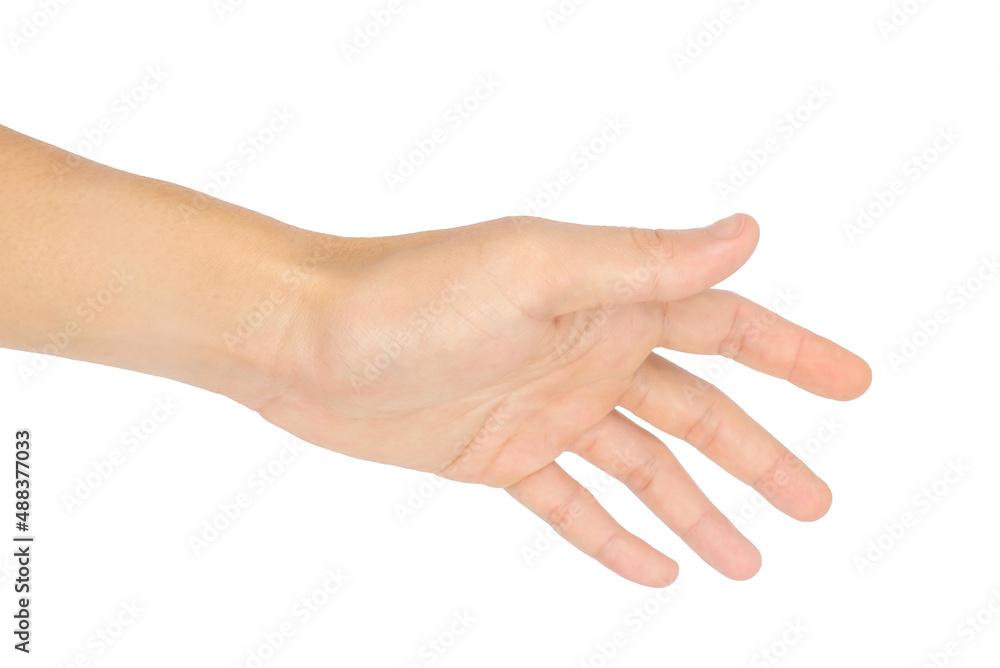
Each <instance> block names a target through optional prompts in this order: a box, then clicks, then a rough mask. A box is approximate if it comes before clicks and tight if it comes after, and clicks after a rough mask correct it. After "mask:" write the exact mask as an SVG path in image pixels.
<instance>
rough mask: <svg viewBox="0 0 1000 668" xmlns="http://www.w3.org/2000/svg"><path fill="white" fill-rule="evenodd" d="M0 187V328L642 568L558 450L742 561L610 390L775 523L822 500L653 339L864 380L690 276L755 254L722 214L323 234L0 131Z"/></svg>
mask: <svg viewBox="0 0 1000 668" xmlns="http://www.w3.org/2000/svg"><path fill="white" fill-rule="evenodd" d="M0 193H2V195H0V346H3V347H8V348H13V349H18V350H25V351H41V352H45V353H47V354H56V355H60V356H63V357H68V358H72V359H78V360H86V361H90V362H97V363H100V364H107V365H112V366H117V367H122V368H127V369H133V370H136V371H140V372H144V373H149V374H155V375H159V376H163V377H166V378H172V379H175V380H178V381H181V382H184V383H188V384H191V385H195V386H198V387H202V388H205V389H208V390H211V391H213V392H218V393H221V394H224V395H226V396H228V397H231V398H232V399H234V400H236V401H238V402H240V403H242V404H244V405H246V406H248V407H249V408H251V409H253V410H255V411H257V412H259V413H260V415H261V416H262V417H263V418H264V419H266V420H268V421H270V422H272V423H274V424H275V425H277V426H279V427H281V428H282V429H285V430H287V431H289V432H291V433H292V434H294V435H296V436H297V437H299V438H302V439H303V440H305V441H308V442H310V443H314V444H316V445H319V446H322V447H325V448H329V449H331V450H335V451H337V452H341V453H344V454H346V455H350V456H352V457H357V458H361V459H366V460H371V461H376V462H382V463H386V464H393V465H396V466H402V467H406V468H410V469H416V470H420V471H428V472H433V473H435V474H437V475H440V476H442V477H445V478H449V479H452V480H458V481H462V482H469V483H478V484H484V485H489V486H492V487H498V488H503V489H505V490H506V491H507V492H508V493H509V494H510V495H511V496H512V497H513V498H514V499H516V500H517V501H518V502H520V503H522V504H523V505H524V506H526V507H527V508H528V509H529V510H531V511H532V512H534V513H535V514H537V515H538V516H539V517H541V518H542V519H544V520H545V521H546V522H548V523H549V524H551V525H552V526H553V527H554V528H555V529H556V531H558V532H559V533H560V534H561V535H562V536H564V537H565V538H566V539H567V540H568V541H569V542H570V543H572V544H573V545H575V546H576V547H577V548H579V549H580V550H582V551H583V552H584V553H586V554H588V555H590V556H592V557H594V558H595V559H597V560H598V561H599V562H600V563H601V564H603V565H605V566H606V567H608V568H609V569H611V570H612V571H614V572H615V573H618V574H619V575H621V576H622V577H625V578H627V579H629V580H632V581H634V582H637V583H640V584H643V585H648V586H651V587H662V586H666V585H668V584H670V583H672V582H673V581H674V580H675V579H676V577H677V574H678V566H677V564H676V563H675V562H674V561H673V560H672V559H670V558H669V557H667V556H665V555H663V554H661V553H660V552H658V551H656V550H655V549H653V548H652V547H651V546H650V545H648V544H647V543H646V542H644V541H643V540H641V539H640V538H638V537H636V536H634V535H632V534H631V533H629V532H627V531H626V530H625V529H623V528H622V527H621V526H620V525H619V524H618V523H617V522H616V521H615V520H614V519H613V518H612V517H611V516H610V515H609V514H608V513H607V512H606V511H605V510H604V509H603V508H602V507H601V506H600V505H599V504H598V503H597V501H596V500H595V499H594V497H593V496H592V495H591V494H590V493H589V492H588V491H587V490H586V489H585V488H584V487H583V486H581V485H580V484H579V483H578V482H576V481H575V480H574V479H573V478H572V477H570V476H569V475H568V474H567V473H566V472H565V471H564V470H563V469H562V468H561V467H560V466H559V465H558V464H557V463H556V462H555V459H556V457H558V456H559V455H560V454H562V453H564V452H572V453H574V454H576V455H578V456H580V457H582V458H584V459H586V460H587V461H589V462H591V463H593V464H594V465H596V466H598V467H600V468H601V469H603V470H605V471H607V472H608V473H610V474H611V475H613V476H615V477H616V478H618V479H619V480H621V481H622V482H623V483H624V484H625V485H627V486H628V487H629V488H630V489H631V490H632V491H633V492H634V493H635V494H636V495H637V496H638V497H639V498H640V499H641V500H642V501H643V502H644V503H645V504H646V505H647V506H648V507H649V508H650V509H651V510H652V511H653V512H654V513H655V514H656V515H657V516H658V517H659V518H660V519H661V520H662V521H663V523H664V524H665V525H666V526H667V527H669V528H670V529H671V530H672V531H674V532H675V533H676V534H677V535H678V536H680V537H681V538H682V539H683V540H684V541H685V542H686V543H687V544H688V545H689V546H690V547H691V548H692V549H693V550H694V551H695V552H696V553H697V554H698V555H700V556H701V558H702V559H704V560H705V561H706V562H707V563H708V564H709V565H711V566H712V567H713V568H715V569H717V570H718V571H719V572H720V573H722V574H723V575H726V576H727V577H730V578H734V579H746V578H749V577H751V576H753V575H754V574H755V573H756V572H757V571H758V569H759V568H760V559H761V557H760V553H759V552H758V551H757V549H756V548H755V547H754V546H753V545H752V544H751V543H750V542H749V541H748V540H747V539H746V538H744V537H743V536H742V535H741V534H740V533H739V532H738V531H737V530H736V528H735V527H733V525H732V524H731V523H730V522H729V521H728V520H727V519H726V518H725V516H724V515H723V514H722V513H721V512H720V511H719V510H718V509H717V508H715V507H714V506H713V505H712V504H711V502H710V501H709V500H708V499H707V498H706V496H705V495H704V494H703V493H702V492H701V490H700V489H699V488H698V486H697V485H696V484H695V482H694V481H693V480H692V479H691V478H690V476H688V474H687V473H686V472H685V471H684V469H683V468H682V467H681V466H680V464H679V463H678V461H677V459H676V458H675V457H674V455H673V454H672V452H671V450H670V448H668V447H667V446H666V445H665V444H664V443H663V442H661V441H660V440H659V439H658V438H657V437H656V436H654V435H653V434H651V433H650V432H649V431H647V430H644V429H643V428H641V427H639V426H638V425H637V424H635V423H634V422H632V421H631V420H630V419H629V418H628V417H626V416H625V414H624V413H622V412H621V410H620V409H624V410H626V411H628V412H629V413H631V414H633V415H635V416H637V417H639V418H641V419H643V420H645V421H646V422H648V423H649V424H651V425H654V426H655V427H656V428H657V429H659V430H661V431H663V432H665V433H667V434H669V435H671V436H673V437H676V438H677V439H680V440H683V441H686V442H687V443H689V444H690V445H691V446H693V447H695V448H696V449H698V450H700V451H701V452H702V453H703V454H704V455H705V456H706V457H708V458H709V459H711V460H712V461H714V462H715V463H717V464H718V465H719V466H721V467H722V468H724V469H725V470H726V471H728V472H729V473H731V474H732V475H733V476H735V477H736V478H738V479H739V480H741V481H743V482H744V483H746V484H747V485H750V486H752V487H753V488H754V489H756V490H757V491H759V492H760V493H761V494H762V495H763V496H764V498H766V499H767V500H768V501H769V502H770V503H771V504H772V505H774V506H775V507H776V508H778V509H779V510H781V511H782V512H784V513H786V514H788V515H789V516H791V517H794V518H796V519H799V520H803V521H812V520H816V519H818V518H820V517H822V516H823V515H824V514H825V513H826V511H827V510H828V508H829V507H830V503H831V493H830V489H829V488H828V487H827V486H826V484H824V483H823V481H821V480H820V479H819V478H818V477H817V476H816V475H815V474H813V473H812V472H811V471H810V470H809V469H808V468H807V467H806V466H805V465H804V464H803V463H802V462H801V461H800V460H799V459H797V458H796V457H795V456H794V455H793V454H792V453H791V452H789V451H788V450H787V449H786V448H785V447H784V446H782V445H781V443H779V442H778V441H777V440H776V439H775V438H774V437H773V436H771V435H770V434H769V433H768V432H767V431H766V430H765V429H764V428H763V427H761V426H760V425H758V424H757V423H756V422H755V421H754V420H753V419H752V418H750V417H749V416H748V415H746V413H744V412H743V411H742V410H741V409H740V408H739V407H738V406H737V405H736V404H735V403H734V402H733V401H732V400H731V399H729V398H728V397H726V396H725V395H724V394H722V393H721V392H720V391H719V390H718V389H716V388H715V387H713V386H711V385H709V384H708V383H706V382H704V381H702V380H700V379H698V378H697V377H695V376H693V375H691V374H690V373H688V372H686V371H684V370H683V369H681V368H680V367H679V366H677V365H675V364H673V363H671V362H670V361H668V360H667V359H665V358H664V357H662V356H661V355H659V354H657V353H656V352H654V350H655V349H657V348H664V349H670V350H677V351H683V352H687V353H697V354H706V355H717V354H720V355H725V356H727V357H730V358H733V359H735V360H736V361H738V362H740V363H742V364H745V365H747V366H749V367H751V368H754V369H757V370H758V371H761V372H763V373H766V374H770V375H772V376H776V377H778V378H782V379H786V380H788V381H789V382H791V383H793V384H794V385H797V386H798V387H800V388H802V389H804V390H806V391H809V392H812V393H814V394H817V395H820V396H823V397H828V398H830V399H835V400H849V399H853V398H855V397H858V396H860V395H861V394H862V393H864V392H865V390H866V389H867V388H868V386H869V385H870V383H871V370H870V368H869V367H868V365H867V364H866V363H865V362H864V361H863V360H862V359H860V358H859V357H857V356H856V355H854V354H852V353H850V352H848V351H847V350H845V349H843V348H841V347H840V346H838V345H836V344H834V343H832V342H831V341H829V340H827V339H825V338H823V337H821V336H818V335H816V334H813V333H811V332H809V331H807V330H805V329H803V328H801V327H798V326H797V325H794V324H792V323H790V322H788V321H786V320H784V319H783V318H781V317H779V316H777V315H775V314H772V313H770V312H769V311H767V310H766V309H764V308H762V307H760V306H758V305H756V304H754V303H752V302H750V301H748V300H746V299H743V298H742V297H739V296H738V295H735V294H733V293H730V292H726V291H720V290H715V289H712V286H713V285H715V284H716V283H718V282H719V281H721V280H722V279H724V278H726V277H727V276H729V275H730V274H732V273H733V272H735V271H736V270H737V269H739V267H741V266H742V265H743V264H744V263H745V262H746V261H747V260H748V259H749V257H750V255H751V254H752V253H753V251H754V248H755V246H756V244H757V240H758V236H759V233H760V229H759V227H758V225H757V223H756V221H755V220H754V219H753V218H751V217H750V216H748V215H745V214H736V215H734V216H730V217H728V218H726V219H723V220H722V221H719V222H718V223H716V224H715V225H713V226H710V227H707V228H701V229H692V230H682V231H677V230H662V229H660V230H654V229H642V228H635V227H594V226H581V225H573V224H569V223H562V222H556V221H551V220H545V219H541V218H528V217H513V218H503V219H499V220H493V221H488V222H485V223H480V224H476V225H470V226H467V227H460V228H456V229H449V230H438V231H431V232H421V233H417V234H407V235H401V236H393V237H383V238H344V237H334V236H330V235H324V234H319V233H315V232H310V231H307V230H302V229H298V228H295V227H292V226H289V225H286V224H284V223H281V222H279V221H276V220H274V219H272V218H269V217H267V216H264V215H261V214H258V213H254V212H252V211H248V210H246V209H243V208H240V207H237V206H233V205H231V204H227V203H225V202H222V201H219V200H215V199H212V198H210V197H207V196H204V195H202V194H200V193H196V192H194V191H191V190H188V189H186V188H183V187H180V186H176V185H173V184H169V183H164V182H162V181H157V180H154V179H149V178H144V177H140V176H136V175H133V174H128V173H125V172H121V171H118V170H115V169H112V168H110V167H106V166H103V165H100V164H97V163H94V162H90V161H87V160H84V159H81V158H78V157H76V156H73V155H71V154H68V153H66V152H64V151H62V150H60V149H58V148H56V147H54V146H50V145H48V144H45V143H43V142H40V141H37V140H34V139H31V138H29V137H26V136H24V135H21V134H19V133H16V132H14V131H12V130H9V129H7V128H2V127H0ZM116 271H117V272H118V273H117V274H116ZM116 281H117V282H116ZM112 288H114V290H112ZM109 295H111V296H110V298H109ZM88 300H89V301H88ZM95 300H96V301H95ZM102 300H103V301H102ZM105 302H107V303H105ZM95 303H96V304H98V305H99V306H100V307H101V308H100V310H99V311H96V310H95V309H89V310H88V308H87V307H86V306H84V305H87V304H91V305H93V304H95ZM91 316H92V317H91ZM88 318H89V319H88ZM72 324H75V325H76V327H73V326H72Z"/></svg>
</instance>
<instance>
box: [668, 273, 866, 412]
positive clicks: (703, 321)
mask: <svg viewBox="0 0 1000 668" xmlns="http://www.w3.org/2000/svg"><path fill="white" fill-rule="evenodd" d="M663 310H664V326H663V336H662V337H661V339H660V341H659V346H660V347H663V348H670V349H671V350H677V351H679V352H684V353H695V354H701V355H723V356H725V357H729V358H730V359H733V360H735V361H737V362H739V363H740V364H745V365H746V366H748V367H750V368H752V369H756V370H757V371H760V372H762V373H766V374H768V375H770V376H775V377H777V378H781V379H782V380H787V381H789V382H790V383H792V384H793V385H797V386H798V387H801V388H802V389H804V390H806V391H808V392H812V393H813V394H818V395H819V396H822V397H827V398H829V399H838V400H840V401H846V400H848V399H855V398H857V397H859V396H861V395H862V394H864V393H865V391H867V389H868V387H869V386H870V385H871V381H872V370H871V368H870V367H869V366H868V364H867V363H866V362H865V361H864V360H863V359H861V358H860V357H858V356H857V355H855V354H854V353H852V352H850V351H849V350H847V349H845V348H843V347H841V346H839V345H837V344H836V343H834V342H833V341H830V340H829V339H826V338H824V337H822V336H820V335H819V334H815V333H813V332H811V331H809V330H808V329H806V328H804V327H800V326H799V325H796V324H794V323H792V322H789V321H788V320H785V319H784V318H782V317H781V316H780V315H778V314H777V313H774V312H773V311H770V310H768V309H766V308H764V307H763V306H760V305H759V304H755V303H754V302H752V301H750V300H749V299H746V298H744V297H741V296H739V295H737V294H733V293H732V292H727V291H725V290H706V291H704V292H702V293H699V294H697V295H694V296H693V297H687V298H686V299H680V300H677V301H672V302H665V303H664V304H663Z"/></svg>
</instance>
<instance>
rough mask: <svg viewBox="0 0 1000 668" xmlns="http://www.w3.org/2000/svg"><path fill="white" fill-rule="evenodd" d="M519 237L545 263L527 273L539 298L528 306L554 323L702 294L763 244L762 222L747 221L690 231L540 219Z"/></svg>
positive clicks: (736, 218)
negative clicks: (526, 237) (558, 318)
mask: <svg viewBox="0 0 1000 668" xmlns="http://www.w3.org/2000/svg"><path fill="white" fill-rule="evenodd" d="M521 230H522V232H528V233H529V234H531V235H532V237H531V242H532V243H533V245H535V244H537V245H536V249H537V250H539V251H541V252H540V253H538V255H537V257H538V259H539V260H540V262H531V263H528V266H526V267H522V271H523V272H524V274H527V275H524V274H522V276H523V278H524V279H527V280H528V283H529V285H525V286H523V287H525V288H528V289H531V290H532V292H534V295H533V298H531V299H528V300H526V301H527V302H529V303H533V304H536V305H537V306H538V309H539V311H540V312H542V313H545V314H547V315H553V316H554V315H560V314H563V313H572V312H575V311H582V310H585V309H590V308H599V307H602V306H605V305H607V304H609V303H616V304H634V303H638V302H651V301H671V300H675V299H681V298H683V297H688V296H691V295H694V294H697V293H699V292H702V291H704V290H707V289H708V288H710V287H712V286H713V285H715V284H716V283H718V282H719V281H721V280H723V279H724V278H726V277H727V276H729V275H731V274H732V273H733V272H735V271H736V270H737V269H739V268H740V267H742V266H743V264H744V263H745V262H746V261H747V260H748V259H749V258H750V255H751V254H753V251H754V248H756V246H757V240H758V238H759V236H760V228H759V227H758V226H757V221H755V220H754V219H753V218H752V217H751V216H749V215H747V214H745V213H737V214H734V215H732V216H729V217H728V218H723V219H722V220H720V221H718V222H717V223H714V224H713V225H709V226H708V227H702V228H697V229H690V230H659V229H642V228H635V227H597V226H590V225H573V224H570V223H557V222H554V221H548V220H543V219H530V220H529V221H528V222H526V223H524V224H523V226H522V227H521ZM522 239H523V238H522ZM534 265H542V266H534Z"/></svg>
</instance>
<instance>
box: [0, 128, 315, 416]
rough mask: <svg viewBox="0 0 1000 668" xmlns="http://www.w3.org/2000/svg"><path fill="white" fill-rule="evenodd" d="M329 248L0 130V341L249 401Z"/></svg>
mask: <svg viewBox="0 0 1000 668" xmlns="http://www.w3.org/2000/svg"><path fill="white" fill-rule="evenodd" d="M333 243H334V238H332V237H326V236H324V235H317V234H312V233H309V232H306V231H304V230H299V229H297V228H293V227H290V226H288V225H285V224H283V223H280V222H278V221H276V220H274V219H271V218H268V217H267V216H263V215H260V214H257V213H254V212H252V211H248V210H246V209H243V208H240V207H237V206H233V205H230V204H227V203H225V202H222V201H220V200H215V199H212V198H209V197H207V196H204V195H202V194H200V193H196V192H195V191H192V190H189V189H186V188H183V187H180V186H176V185H173V184H169V183H165V182H162V181H156V180H153V179H148V178H143V177H139V176H135V175H133V174H128V173H125V172H122V171H119V170H115V169H112V168H110V167H106V166H104V165H100V164H97V163H94V162H91V161H87V160H83V159H81V158H78V157H76V156H73V155H72V154H69V153H67V152H65V151H62V150H61V149H58V148H56V147H54V146H51V145H48V144H45V143H42V142H39V141H37V140H34V139H31V138H29V137H26V136H24V135H21V134H18V133H16V132H13V131H11V130H8V129H7V128H2V127H0V346H2V347H7V348H14V349H19V350H26V351H37V352H43V353H46V354H53V355H59V356H62V357H69V358H73V359H78V360H86V361H90V362H97V363H101V364H107V365H112V366H117V367H122V368H126V369H133V370H136V371H141V372H145V373H150V374H155V375H159V376H165V377H169V378H174V379H176V380H179V381H182V382H186V383H190V384H192V385H196V386H200V387H204V388H206V389H210V390H212V391H216V392H221V393H224V394H227V395H229V396H232V397H233V398H234V399H237V400H238V401H241V402H243V403H246V404H248V405H253V404H254V403H255V402H260V401H263V400H265V399H266V396H267V394H268V392H271V391H274V388H273V387H272V386H274V385H275V384H276V383H280V382H281V381H280V373H281V369H280V368H279V367H280V366H281V364H282V360H281V359H280V351H281V349H282V345H281V342H282V340H283V338H284V337H286V336H295V335H297V334H296V332H297V331H299V330H298V328H295V327H292V326H291V325H292V323H293V322H294V321H295V319H296V318H299V317H303V311H304V309H303V304H304V303H305V302H306V301H307V299H308V298H307V294H308V284H309V283H310V282H311V280H312V279H313V278H314V277H315V276H314V274H315V271H314V270H315V269H316V268H317V267H318V266H319V265H318V264H317V262H316V258H320V259H322V257H323V256H324V255H326V256H328V255H329V254H330V252H331V250H332V249H331V248H330V245H331V244H333ZM310 258H312V259H310Z"/></svg>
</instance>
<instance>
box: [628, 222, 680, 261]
mask: <svg viewBox="0 0 1000 668" xmlns="http://www.w3.org/2000/svg"><path fill="white" fill-rule="evenodd" d="M628 231H629V236H630V237H631V239H632V243H633V244H634V245H635V247H636V248H637V249H638V250H639V252H640V253H642V255H643V256H644V257H647V258H652V259H655V260H657V261H663V260H669V259H670V258H671V257H673V256H674V254H675V253H676V252H677V247H678V232H677V230H665V229H648V228H642V227H630V228H628Z"/></svg>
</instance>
